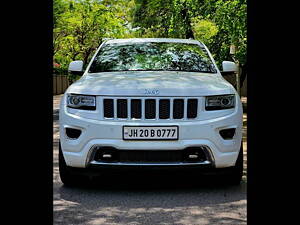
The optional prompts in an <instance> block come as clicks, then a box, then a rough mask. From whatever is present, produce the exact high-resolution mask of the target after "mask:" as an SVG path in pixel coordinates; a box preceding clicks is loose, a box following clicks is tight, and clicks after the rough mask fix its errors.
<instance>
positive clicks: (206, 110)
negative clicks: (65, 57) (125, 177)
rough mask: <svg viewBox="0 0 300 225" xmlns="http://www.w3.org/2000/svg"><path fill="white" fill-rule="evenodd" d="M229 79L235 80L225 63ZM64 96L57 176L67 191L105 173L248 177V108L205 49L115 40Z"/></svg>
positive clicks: (195, 44)
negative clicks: (160, 171) (181, 172)
mask: <svg viewBox="0 0 300 225" xmlns="http://www.w3.org/2000/svg"><path fill="white" fill-rule="evenodd" d="M222 65H223V71H224V72H235V71H236V70H237V67H236V65H235V64H234V63H233V62H229V61H224V62H223V64H222ZM69 71H70V72H73V73H82V74H83V75H82V77H81V78H80V79H79V80H78V81H77V82H75V83H73V84H72V85H71V86H70V87H69V88H68V89H67V91H66V93H65V94H64V96H63V98H62V100H61V105H60V112H59V121H60V150H59V169H60V177H61V180H62V182H63V183H64V184H66V185H70V184H74V183H75V182H76V181H78V178H79V176H78V174H82V173H81V172H84V173H87V174H88V175H91V174H92V173H94V172H96V173H97V172H98V171H99V170H100V172H101V170H104V169H112V168H117V169H121V168H122V169H126V168H131V169H132V168H141V167H144V168H156V169H157V168H159V169H164V168H168V169H173V168H176V169H183V168H193V169H200V170H199V172H200V171H201V169H203V170H204V169H206V170H207V169H208V170H213V171H217V172H218V171H221V170H222V171H224V168H226V169H225V170H226V171H227V172H228V173H227V172H226V173H225V175H224V176H225V177H226V179H227V180H228V181H230V182H231V183H235V184H238V183H240V181H241V177H242V171H243V150H242V114H243V112H242V104H241V101H240V98H239V96H238V94H237V92H236V90H235V89H234V87H233V86H232V85H231V84H230V83H228V82H227V81H226V80H225V79H224V78H223V77H222V75H221V73H220V71H219V69H218V67H217V65H216V63H215V61H214V59H213V58H212V55H211V53H210V52H209V50H208V49H207V47H206V46H205V45H204V44H203V43H201V42H199V41H196V40H186V39H165V38H145V39H115V40H108V41H105V42H104V43H102V44H101V46H100V47H99V48H98V50H97V51H96V53H95V55H94V56H93V58H92V60H91V62H90V63H89V65H87V67H86V69H85V72H83V62H82V61H74V62H71V64H70V66H69Z"/></svg>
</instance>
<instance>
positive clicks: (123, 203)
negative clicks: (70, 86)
mask: <svg viewBox="0 0 300 225" xmlns="http://www.w3.org/2000/svg"><path fill="white" fill-rule="evenodd" d="M59 99H60V96H54V115H53V118H54V124H53V131H54V134H53V138H54V146H53V154H54V162H53V176H54V177H53V207H54V218H53V219H54V224H66V225H71V224H86V225H93V224H97V225H102V224H105V225H112V224H121V225H123V224H124V225H127V224H128V225H141V224H149V225H154V224H155V225H166V224H176V225H179V224H188V225H193V224H203V225H205V224H218V225H219V224H230V225H233V224H239V225H241V224H246V210H247V209H246V204H247V200H246V184H247V172H246V171H247V170H246V162H247V145H246V143H247V138H246V134H247V114H244V118H243V120H244V129H243V134H244V136H243V140H244V152H245V171H244V177H243V182H242V184H241V185H240V186H237V187H232V186H224V185H220V184H203V183H202V182H194V181H193V177H187V176H179V175H176V177H174V176H170V175H168V176H164V175H162V176H161V177H160V178H159V179H157V177H137V176H135V175H133V176H131V178H130V179H131V180H130V181H128V180H127V178H126V180H125V179H124V177H117V179H116V180H113V179H110V180H109V184H108V183H107V180H105V181H104V180H103V181H102V180H101V181H98V182H96V183H95V184H94V185H92V186H86V187H76V188H67V187H64V186H63V184H62V183H61V181H60V178H59V173H58V157H57V154H58V138H59V133H58V108H59V107H58V103H59ZM103 184H106V185H103Z"/></svg>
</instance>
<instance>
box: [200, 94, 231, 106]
mask: <svg viewBox="0 0 300 225" xmlns="http://www.w3.org/2000/svg"><path fill="white" fill-rule="evenodd" d="M234 99H235V95H216V96H207V97H206V102H205V110H220V109H230V108H234V106H235V100H234Z"/></svg>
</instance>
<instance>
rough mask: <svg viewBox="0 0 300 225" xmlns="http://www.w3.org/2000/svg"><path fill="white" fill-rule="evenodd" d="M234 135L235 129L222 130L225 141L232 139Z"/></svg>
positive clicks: (221, 133)
mask: <svg viewBox="0 0 300 225" xmlns="http://www.w3.org/2000/svg"><path fill="white" fill-rule="evenodd" d="M234 134H235V128H229V129H224V130H220V135H221V137H222V138H223V139H225V140H229V139H232V138H233V136H234Z"/></svg>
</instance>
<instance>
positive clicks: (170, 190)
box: [54, 173, 246, 224]
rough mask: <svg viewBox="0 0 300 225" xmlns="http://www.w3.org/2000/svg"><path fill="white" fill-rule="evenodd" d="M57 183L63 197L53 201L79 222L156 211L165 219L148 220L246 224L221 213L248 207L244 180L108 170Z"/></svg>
mask: <svg viewBox="0 0 300 225" xmlns="http://www.w3.org/2000/svg"><path fill="white" fill-rule="evenodd" d="M57 188H58V190H57V193H58V195H59V199H60V201H59V202H60V203H59V202H57V203H55V202H54V206H55V208H59V207H61V208H62V210H63V212H62V211H60V212H59V214H60V215H62V214H63V215H64V217H65V216H67V215H68V216H70V220H71V221H73V222H74V223H75V224H77V223H78V224H79V223H80V224H89V223H92V222H91V221H97V222H95V223H97V224H108V223H117V222H118V221H119V220H120V218H121V217H122V221H123V223H120V224H144V223H143V222H142V218H144V217H152V216H154V217H155V213H156V214H157V215H159V217H163V218H164V219H161V220H160V221H159V220H158V221H151V223H149V224H165V223H164V222H163V221H165V220H168V221H171V224H197V223H198V222H193V221H201V219H204V220H206V221H207V223H206V222H204V221H203V224H222V223H228V224H246V221H245V220H241V219H237V218H235V217H226V216H223V217H220V215H221V214H222V212H225V211H228V210H229V212H235V210H236V212H238V211H239V210H238V209H241V208H245V207H246V201H243V200H246V183H245V181H243V182H242V183H241V184H240V185H239V186H230V185H225V184H222V183H218V182H215V180H214V179H213V177H212V176H209V177H201V176H197V177H195V176H190V175H184V174H177V173H176V174H160V175H157V174H152V175H150V176H149V174H145V175H136V174H134V175H132V174H131V175H130V176H126V177H125V176H124V175H114V176H113V177H105V176H103V177H101V178H98V179H96V180H94V181H93V182H91V183H89V184H86V185H82V186H77V187H72V188H70V187H66V186H64V185H63V186H60V187H57ZM83 193H84V194H83ZM62 201H63V202H72V204H70V205H66V204H63V203H62ZM59 204H61V205H59ZM186 209H189V210H192V211H193V210H194V211H195V215H186V214H185V213H184V210H186ZM78 213H79V214H78ZM80 215H82V216H80ZM56 218H58V217H56ZM65 219H66V218H65ZM184 220H185V222H184ZM65 221H66V220H65ZM101 221H103V223H102V222H101ZM180 221H181V222H180ZM73 222H72V223H73Z"/></svg>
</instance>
